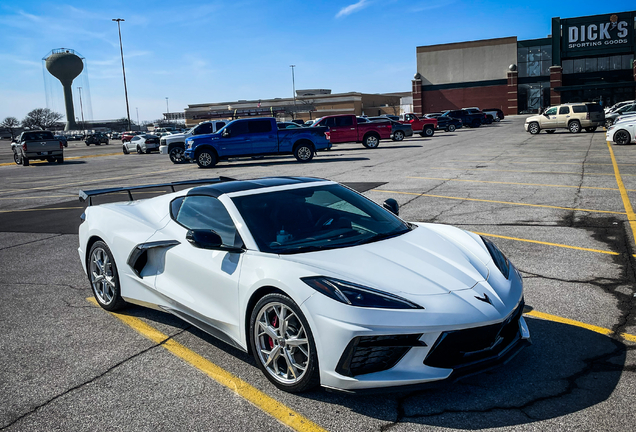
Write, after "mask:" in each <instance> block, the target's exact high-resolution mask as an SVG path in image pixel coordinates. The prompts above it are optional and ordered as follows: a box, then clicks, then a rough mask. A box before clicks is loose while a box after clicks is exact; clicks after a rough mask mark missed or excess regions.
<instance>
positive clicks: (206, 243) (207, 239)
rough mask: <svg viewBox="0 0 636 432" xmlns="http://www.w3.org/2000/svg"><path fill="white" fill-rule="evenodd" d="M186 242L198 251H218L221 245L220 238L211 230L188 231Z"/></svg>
mask: <svg viewBox="0 0 636 432" xmlns="http://www.w3.org/2000/svg"><path fill="white" fill-rule="evenodd" d="M186 240H187V241H188V242H190V244H191V245H193V246H194V247H198V248H200V249H218V248H219V247H221V245H223V240H222V239H221V236H220V235H218V234H217V233H216V232H214V231H212V230H189V231H188V232H187V233H186Z"/></svg>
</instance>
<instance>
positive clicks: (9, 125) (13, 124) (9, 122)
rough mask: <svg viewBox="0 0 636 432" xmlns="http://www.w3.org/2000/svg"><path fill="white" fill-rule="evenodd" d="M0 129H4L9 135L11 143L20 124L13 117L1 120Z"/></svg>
mask: <svg viewBox="0 0 636 432" xmlns="http://www.w3.org/2000/svg"><path fill="white" fill-rule="evenodd" d="M0 127H2V128H5V129H7V130H8V131H9V133H10V134H11V141H13V139H14V138H15V130H16V129H17V128H19V127H20V122H19V121H18V119H17V118H15V117H7V118H5V119H4V120H2V123H0Z"/></svg>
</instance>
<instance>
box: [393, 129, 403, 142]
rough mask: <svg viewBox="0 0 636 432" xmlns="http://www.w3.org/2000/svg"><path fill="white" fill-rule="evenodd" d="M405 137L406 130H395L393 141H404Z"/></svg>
mask: <svg viewBox="0 0 636 432" xmlns="http://www.w3.org/2000/svg"><path fill="white" fill-rule="evenodd" d="M403 139H404V132H402V131H400V130H399V131H395V133H394V134H393V141H402V140H403Z"/></svg>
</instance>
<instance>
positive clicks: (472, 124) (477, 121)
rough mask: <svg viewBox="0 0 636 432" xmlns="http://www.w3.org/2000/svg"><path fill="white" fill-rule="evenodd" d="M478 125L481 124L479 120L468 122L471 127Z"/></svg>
mask: <svg viewBox="0 0 636 432" xmlns="http://www.w3.org/2000/svg"><path fill="white" fill-rule="evenodd" d="M479 126H481V120H473V121H472V123H471V124H470V127H473V128H478V127H479Z"/></svg>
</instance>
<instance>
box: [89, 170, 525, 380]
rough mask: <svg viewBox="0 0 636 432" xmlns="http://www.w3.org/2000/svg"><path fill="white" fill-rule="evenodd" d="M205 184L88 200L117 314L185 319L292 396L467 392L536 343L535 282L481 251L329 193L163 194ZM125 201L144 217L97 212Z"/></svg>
mask: <svg viewBox="0 0 636 432" xmlns="http://www.w3.org/2000/svg"><path fill="white" fill-rule="evenodd" d="M196 183H199V184H201V183H205V184H203V185H201V186H197V187H192V188H189V189H185V190H182V191H179V192H173V193H168V194H165V195H162V196H158V197H156V198H150V199H146V200H138V201H135V200H133V197H132V193H133V192H135V191H137V190H138V189H141V188H144V187H132V188H115V189H104V190H96V191H86V192H83V191H80V199H81V200H86V201H88V207H87V208H86V211H85V213H84V215H83V218H84V221H83V223H82V224H81V225H80V228H79V241H80V245H79V255H80V259H81V261H82V264H83V266H84V269H85V271H86V273H87V274H88V279H89V281H90V284H91V287H92V289H93V293H94V295H95V298H96V299H97V301H98V302H99V304H100V305H101V306H102V307H103V308H104V309H106V310H110V311H112V310H116V309H118V308H121V307H123V306H125V305H126V304H127V303H134V304H137V305H142V306H147V307H153V308H156V309H159V310H163V311H166V312H170V313H172V314H174V315H176V316H178V317H180V318H182V319H183V320H185V321H187V322H189V323H191V324H193V325H195V326H197V327H199V328H201V329H203V330H205V331H207V332H208V333H210V334H212V335H213V336H216V337H218V338H219V339H221V340H223V341H225V342H227V343H229V344H230V345H232V346H234V347H237V348H239V349H241V350H243V351H246V352H251V353H252V354H253V355H254V357H255V359H256V362H257V363H258V365H259V367H260V368H261V370H262V371H263V373H264V374H265V376H266V377H267V378H268V379H269V380H270V381H271V382H272V383H274V384H275V385H276V386H277V387H279V388H281V389H283V390H286V391H290V392H299V391H303V390H307V389H310V388H312V387H315V386H316V385H322V386H324V387H326V388H330V389H336V390H342V391H350V392H355V391H359V390H363V389H370V388H388V387H396V386H404V385H420V384H425V383H431V382H434V381H440V380H447V379H451V380H454V379H456V378H459V377H461V376H464V375H466V374H472V373H475V372H477V371H481V370H484V369H487V368H490V367H492V366H494V365H496V364H501V363H504V362H506V361H507V360H509V359H510V358H512V356H514V355H515V354H516V353H517V352H519V350H520V349H521V348H523V347H524V346H526V345H528V344H529V343H530V335H529V332H528V327H527V325H526V322H525V321H524V318H523V316H522V313H523V308H524V302H523V283H522V280H521V276H520V274H519V272H518V271H517V270H516V268H515V267H514V266H513V265H512V264H511V263H510V261H508V260H507V259H506V258H505V256H504V255H503V254H502V252H501V251H500V250H499V249H498V248H497V247H496V246H495V245H494V244H492V243H491V242H490V241H488V240H486V239H484V238H481V237H479V236H478V235H475V234H472V233H470V232H467V231H463V230H461V229H458V228H454V227H451V226H447V225H438V224H427V223H409V222H405V221H403V220H401V219H400V218H399V217H398V216H397V213H398V209H397V203H396V202H395V200H387V201H386V202H385V204H384V205H385V208H383V207H381V206H379V205H377V204H375V203H374V202H372V201H371V200H369V199H367V198H365V197H364V196H362V195H361V194H359V193H357V192H355V191H353V190H351V189H349V188H348V187H345V186H343V185H341V184H338V183H336V182H333V181H328V180H323V179H316V178H304V177H275V178H263V179H257V180H244V181H240V180H232V179H226V178H222V177H221V178H219V179H214V180H208V181H192V182H177V183H169V184H164V185H159V186H162V187H172V189H173V190H174V189H175V188H174V186H176V185H179V186H181V187H183V185H189V186H191V185H192V184H196ZM147 187H157V185H151V186H147ZM112 192H119V193H121V192H128V194H129V196H130V201H126V202H118V203H111V204H102V205H92V204H93V202H92V201H93V197H95V196H96V195H102V194H105V193H112ZM389 210H391V211H389Z"/></svg>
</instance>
